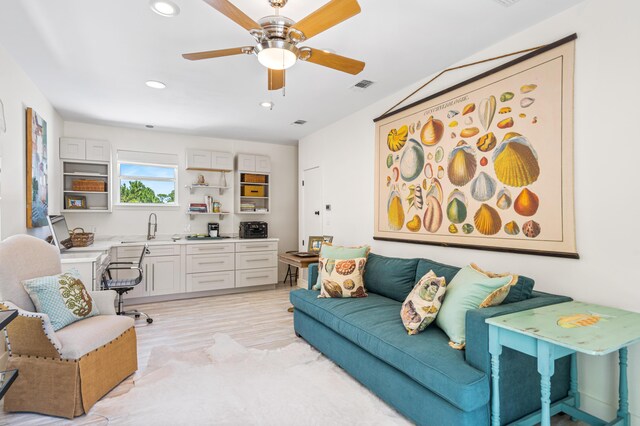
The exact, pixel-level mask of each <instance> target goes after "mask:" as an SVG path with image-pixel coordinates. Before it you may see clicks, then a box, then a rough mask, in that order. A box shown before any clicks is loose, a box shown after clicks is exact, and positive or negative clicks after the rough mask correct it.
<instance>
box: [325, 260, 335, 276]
mask: <svg viewBox="0 0 640 426" xmlns="http://www.w3.org/2000/svg"><path fill="white" fill-rule="evenodd" d="M335 267H336V260H335V259H327V264H326V265H324V270H325V271H327V273H328V274H329V275H331V273H332V272H333V270H334V268H335Z"/></svg>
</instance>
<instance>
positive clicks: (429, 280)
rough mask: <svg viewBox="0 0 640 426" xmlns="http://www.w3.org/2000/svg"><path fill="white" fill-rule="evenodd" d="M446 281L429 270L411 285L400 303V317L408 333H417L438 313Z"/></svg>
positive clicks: (445, 289)
mask: <svg viewBox="0 0 640 426" xmlns="http://www.w3.org/2000/svg"><path fill="white" fill-rule="evenodd" d="M445 291H447V281H446V280H445V279H444V277H437V276H436V274H434V273H433V271H429V272H428V273H427V274H426V275H425V276H424V277H422V278H420V281H418V283H417V284H416V286H415V287H413V290H411V293H409V295H408V296H407V298H406V299H405V301H404V303H403V304H402V310H401V311H400V317H401V318H402V323H403V324H404V328H406V329H407V332H408V333H409V334H418V333H420V332H421V331H423V330H424V329H425V328H427V327H428V326H429V324H431V323H432V322H433V321H434V320H435V319H436V315H438V311H439V310H440V306H441V305H442V300H443V299H444V293H445Z"/></svg>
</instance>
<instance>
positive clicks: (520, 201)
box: [513, 188, 540, 216]
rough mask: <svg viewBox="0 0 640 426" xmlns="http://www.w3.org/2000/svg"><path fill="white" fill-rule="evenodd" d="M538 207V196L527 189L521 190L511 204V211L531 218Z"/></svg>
mask: <svg viewBox="0 0 640 426" xmlns="http://www.w3.org/2000/svg"><path fill="white" fill-rule="evenodd" d="M539 206H540V200H539V199H538V196H537V195H536V194H534V193H533V192H531V191H529V190H528V189H527V188H525V189H523V190H522V191H521V192H520V195H518V196H517V197H516V199H515V201H514V202H513V209H514V210H515V211H516V213H518V214H519V215H521V216H533V215H534V214H536V212H537V211H538V207H539Z"/></svg>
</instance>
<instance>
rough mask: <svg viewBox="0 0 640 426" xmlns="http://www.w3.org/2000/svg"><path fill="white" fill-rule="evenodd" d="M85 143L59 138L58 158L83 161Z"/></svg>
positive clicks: (78, 140)
mask: <svg viewBox="0 0 640 426" xmlns="http://www.w3.org/2000/svg"><path fill="white" fill-rule="evenodd" d="M85 157H86V141H85V140H84V139H77V138H60V158H67V159H70V160H85V159H86V158H85Z"/></svg>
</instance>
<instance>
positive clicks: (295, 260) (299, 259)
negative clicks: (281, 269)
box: [278, 253, 319, 286]
mask: <svg viewBox="0 0 640 426" xmlns="http://www.w3.org/2000/svg"><path fill="white" fill-rule="evenodd" d="M318 259H319V256H305V257H303V256H296V255H295V254H293V253H280V254H279V255H278V260H279V261H280V262H282V263H284V264H285V265H288V266H289V269H288V271H287V276H286V277H285V279H284V281H283V282H284V283H286V282H287V277H288V278H289V285H290V286H293V277H294V276H295V278H296V282H297V281H298V271H296V272H295V273H292V271H291V269H290V268H291V267H294V268H299V269H305V268H308V267H309V265H310V264H312V263H318Z"/></svg>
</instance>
